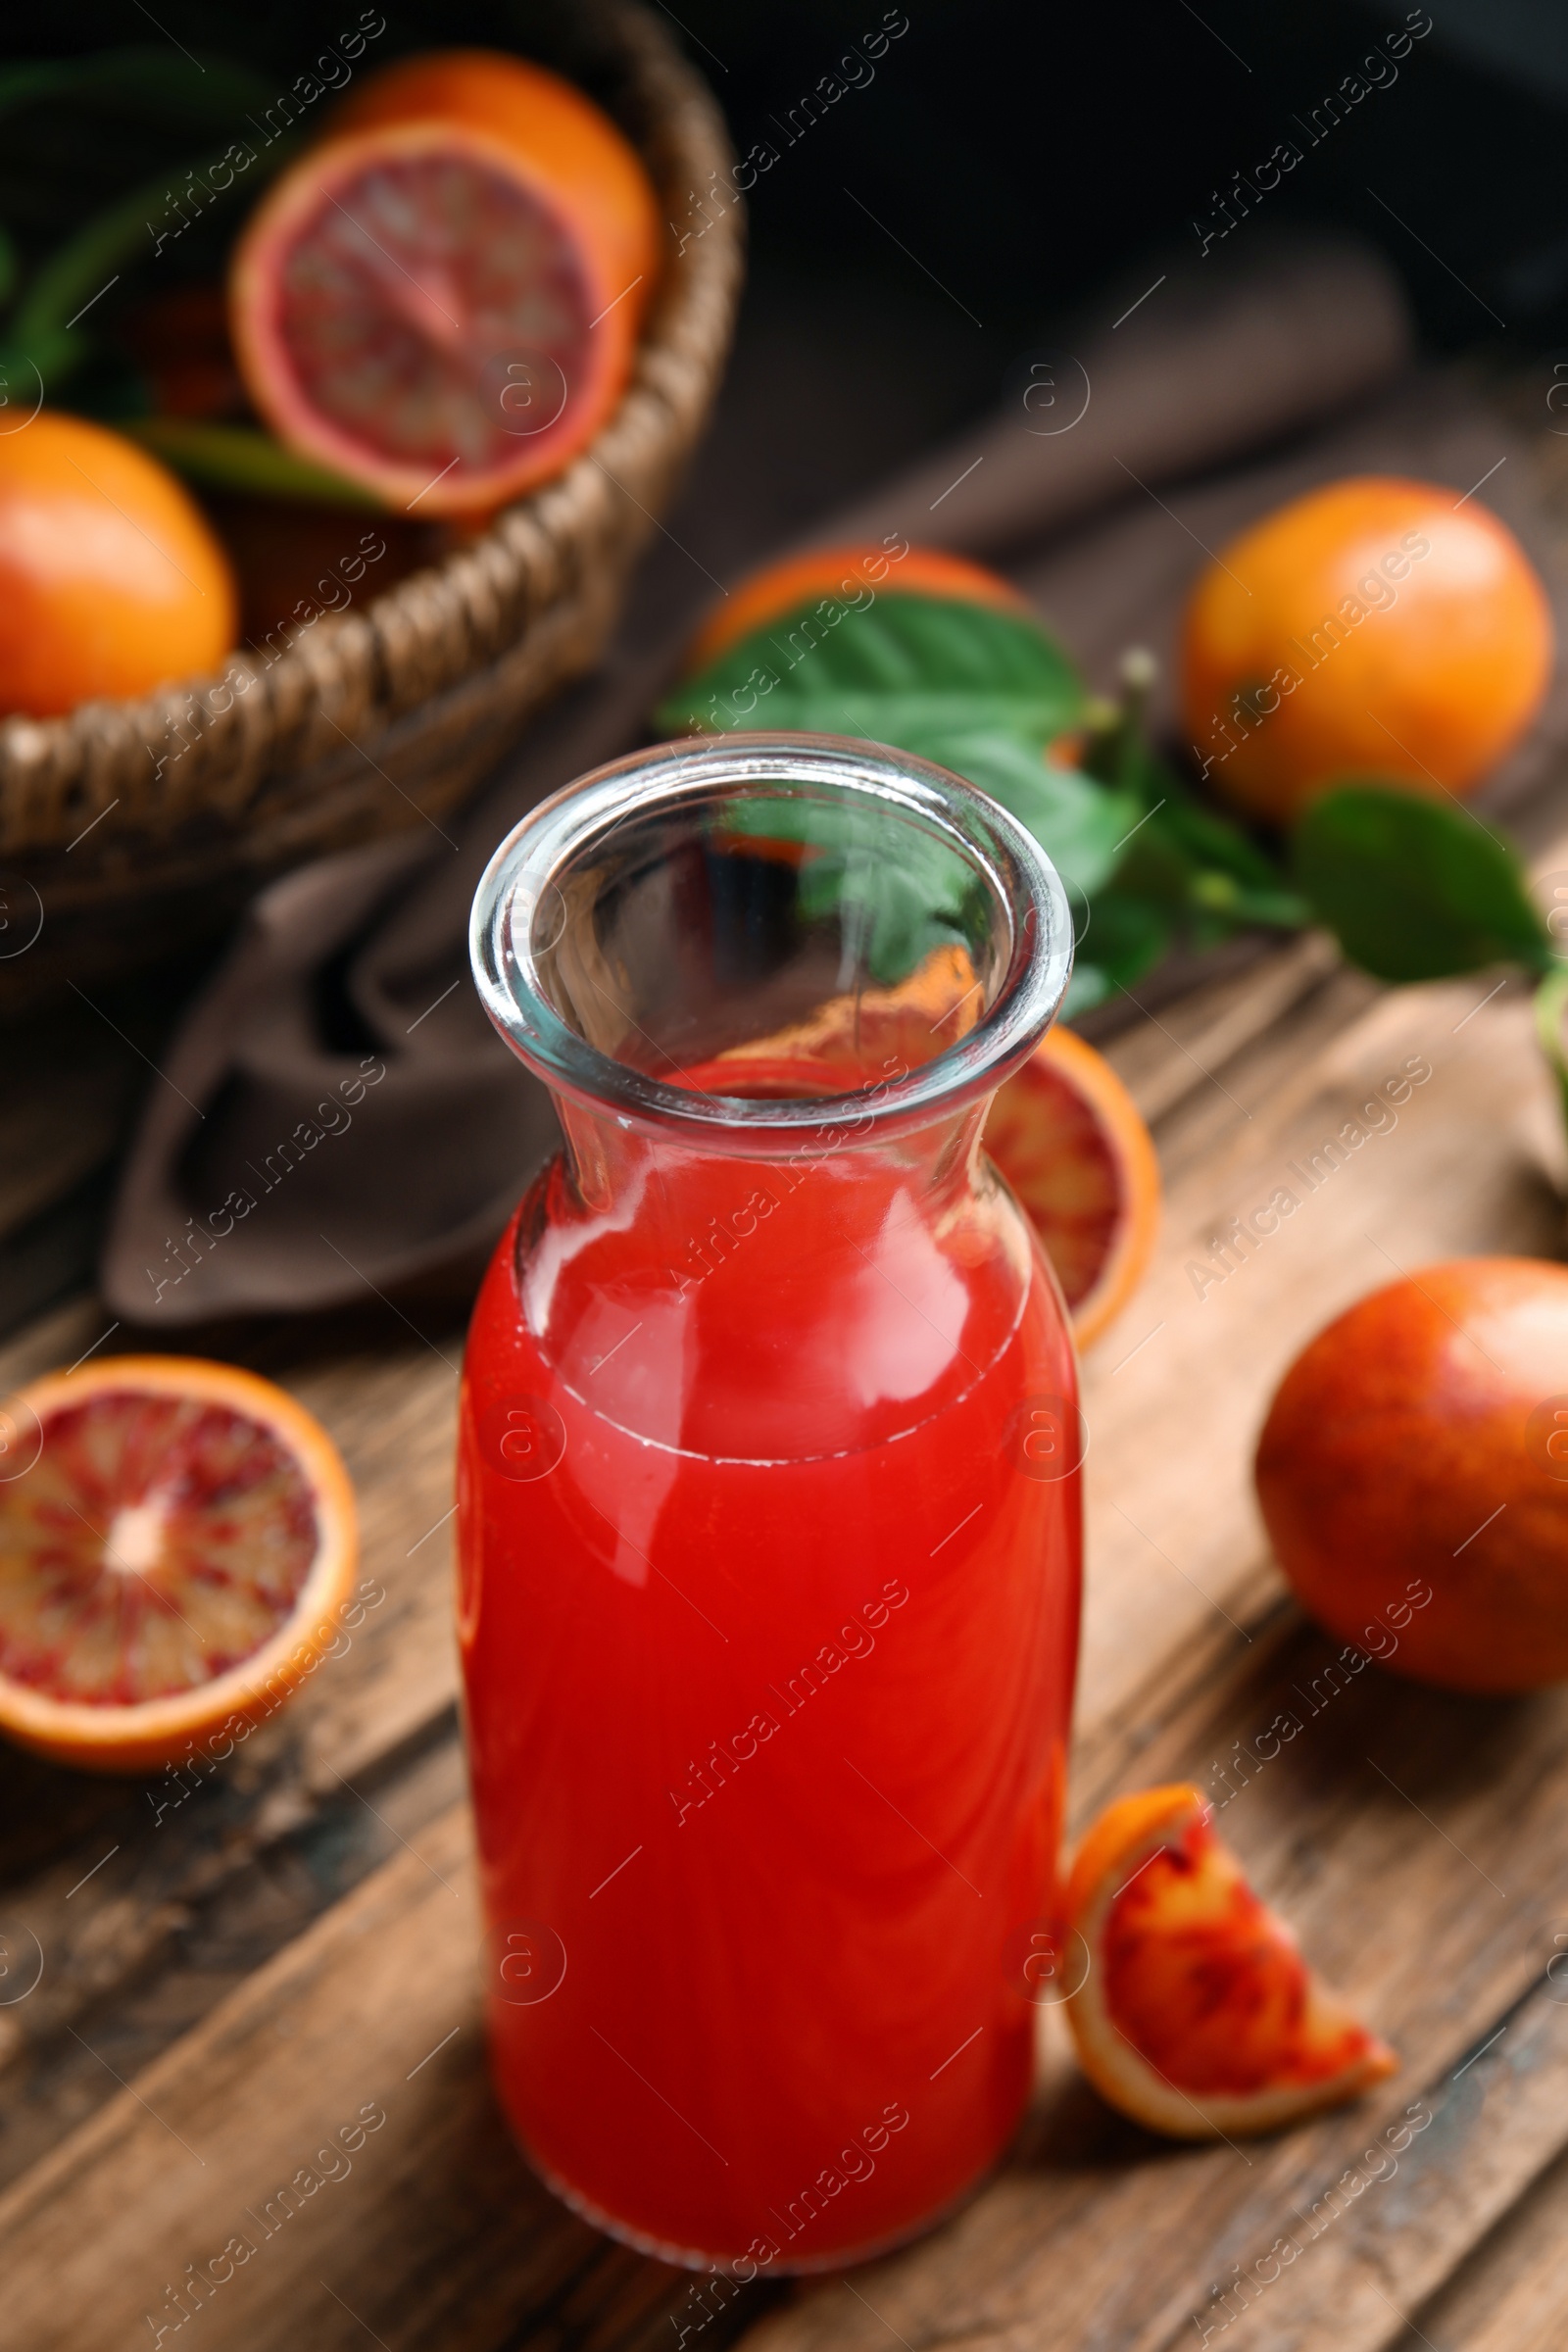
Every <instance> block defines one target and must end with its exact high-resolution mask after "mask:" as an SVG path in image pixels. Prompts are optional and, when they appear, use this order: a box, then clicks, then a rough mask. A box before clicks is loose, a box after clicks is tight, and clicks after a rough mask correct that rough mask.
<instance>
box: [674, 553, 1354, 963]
mask: <svg viewBox="0 0 1568 2352" xmlns="http://www.w3.org/2000/svg"><path fill="white" fill-rule="evenodd" d="M657 723H658V724H659V725H660V726H661V727H662V728H663V729H665V730H666V731H667V732H668V733H671V734H683V733H690V732H699V733H710V732H713V731H715V730H716V731H719V732H724V731H729V730H733V729H736V728H745V727H757V726H763V727H770V728H771V727H779V728H791V729H800V730H803V731H805V732H807V733H810V734H829V735H850V736H863V737H867V738H869V739H870V740H872V741H874V742H878V743H887V744H892V745H894V746H896V747H897V748H898V749H899V750H901V751H907V752H913V753H915V754H917V755H918V756H919V757H921V758H923V759H927V760H935V761H937V763H938V764H939V765H940V766H943V767H948V768H951V769H953V771H954V772H955V773H956V774H957V775H960V776H964V777H966V778H967V779H968V780H969V782H970V783H972V784H977V785H979V787H980V789H981V790H982V791H983V792H987V793H989V794H991V796H992V797H993V799H995V800H998V801H1000V802H1001V803H1002V804H1003V806H1004V807H1005V808H1006V809H1010V810H1011V812H1012V814H1013V815H1014V816H1016V817H1018V818H1019V820H1020V821H1021V822H1022V823H1023V824H1026V825H1027V826H1028V827H1029V830H1030V831H1031V832H1032V833H1033V834H1034V836H1035V838H1036V840H1037V841H1038V842H1039V843H1040V845H1041V847H1042V848H1043V849H1044V850H1045V852H1046V854H1047V856H1048V857H1049V858H1051V859H1052V862H1053V863H1054V865H1055V867H1056V869H1057V871H1058V872H1059V873H1060V875H1061V877H1062V880H1063V882H1064V883H1065V884H1066V886H1067V890H1068V893H1069V895H1070V897H1071V898H1072V900H1073V902H1074V915H1075V923H1076V927H1077V930H1078V935H1079V943H1080V944H1079V955H1078V959H1077V967H1076V970H1075V973H1074V978H1073V990H1072V995H1071V997H1070V999H1069V1009H1070V1010H1083V1009H1084V1008H1085V1007H1086V1006H1087V1005H1092V1004H1096V1003H1098V1002H1099V1001H1100V1000H1101V999H1102V998H1103V997H1105V996H1108V995H1109V994H1110V993H1111V991H1112V990H1113V989H1114V988H1116V987H1117V986H1123V987H1125V986H1130V985H1131V984H1132V983H1133V982H1134V981H1135V980H1136V979H1138V978H1139V977H1140V976H1141V975H1142V974H1143V973H1144V972H1146V971H1147V970H1149V969H1150V967H1151V966H1152V964H1154V963H1157V962H1158V961H1159V959H1160V958H1161V956H1164V955H1165V953H1166V952H1167V950H1168V949H1169V948H1171V947H1172V946H1173V945H1176V944H1177V943H1178V942H1180V943H1182V944H1191V945H1196V946H1206V945H1208V944H1210V943H1211V942H1212V941H1213V940H1215V939H1217V938H1223V937H1225V936H1227V935H1228V934H1229V933H1231V932H1233V931H1235V930H1237V929H1239V928H1242V927H1244V926H1249V925H1251V924H1255V923H1259V922H1262V923H1273V924H1284V925H1286V926H1292V925H1295V924H1298V923H1300V922H1302V921H1304V920H1305V919H1306V918H1307V909H1306V908H1305V907H1304V905H1303V903H1302V902H1301V901H1300V900H1299V898H1298V897H1297V896H1296V894H1295V893H1293V892H1292V890H1291V889H1290V887H1289V884H1288V882H1287V879H1286V877H1285V875H1284V873H1283V872H1282V870H1281V869H1280V868H1279V866H1278V865H1277V864H1276V863H1275V862H1274V861H1273V860H1272V859H1271V858H1269V857H1268V856H1267V855H1266V854H1265V853H1264V852H1263V851H1261V850H1259V849H1258V848H1257V847H1256V846H1255V845H1254V844H1253V843H1251V842H1250V840H1249V839H1248V838H1247V836H1246V835H1245V834H1244V833H1242V832H1241V830H1240V829H1239V827H1237V826H1235V825H1233V824H1231V823H1230V822H1229V820H1228V819H1226V818H1225V817H1222V816H1219V815H1217V814H1215V813H1213V812H1212V811H1210V810H1207V809H1202V808H1201V807H1200V806H1199V805H1198V804H1197V803H1196V802H1195V801H1194V800H1193V799H1192V797H1191V795H1190V794H1189V793H1188V792H1187V791H1186V788H1185V787H1184V786H1183V785H1182V784H1181V783H1180V781H1179V780H1178V778H1177V777H1176V776H1175V775H1174V773H1173V772H1172V771H1171V770H1170V769H1169V768H1167V767H1166V766H1165V765H1164V764H1163V762H1161V761H1159V760H1156V759H1155V758H1154V756H1153V754H1152V752H1151V751H1150V750H1149V748H1148V746H1147V744H1146V743H1145V741H1144V739H1143V731H1142V726H1141V723H1140V718H1139V713H1138V711H1137V709H1136V707H1135V700H1134V701H1130V704H1129V707H1128V708H1125V709H1122V710H1118V709H1116V708H1115V707H1113V706H1109V705H1105V704H1096V703H1094V702H1093V701H1092V700H1091V698H1090V696H1089V693H1088V690H1087V688H1086V686H1085V684H1084V681H1083V678H1082V676H1081V675H1080V673H1079V671H1078V670H1077V668H1076V666H1075V665H1074V663H1073V662H1072V661H1071V659H1070V658H1069V656H1068V655H1067V654H1066V653H1065V652H1064V651H1063V650H1062V648H1061V647H1060V646H1058V645H1057V644H1056V643H1055V641H1054V639H1053V638H1052V637H1051V636H1050V635H1049V634H1048V633H1047V632H1046V631H1045V630H1044V629H1042V628H1041V627H1040V626H1039V624H1038V623H1037V622H1036V621H1034V620H1033V619H1032V618H1030V617H1029V616H1028V615H1027V614H1022V613H1007V612H1003V611H998V610H996V609H994V608H991V607H987V606H981V605H976V604H973V603H969V602H966V601H963V600H959V599H951V600H950V599H946V598H940V597H930V596H923V595H907V594H900V593H899V592H898V591H897V590H896V589H889V590H886V591H884V592H883V593H882V594H880V595H879V596H878V597H877V598H876V600H875V602H874V603H870V604H867V605H865V606H859V607H855V606H850V605H848V604H845V603H841V602H839V601H838V600H835V599H833V598H822V599H815V600H812V601H811V602H809V603H804V604H802V605H801V606H800V607H799V608H797V609H796V610H795V611H793V612H791V613H785V614H783V615H781V617H780V618H779V619H778V620H776V621H773V622H771V623H769V624H767V625H766V626H764V627H762V628H760V629H757V630H754V631H753V632H752V633H751V634H750V635H749V636H747V637H745V638H742V639H740V640H739V641H738V642H737V643H736V644H735V645H733V646H731V647H730V648H728V649H727V650H726V651H725V652H724V653H722V654H720V655H719V656H718V657H717V659H716V660H715V661H713V662H711V663H710V664H709V665H708V666H707V667H706V668H705V669H703V670H702V671H700V672H699V673H698V674H697V675H695V676H693V677H691V678H688V679H686V680H684V681H683V682H682V683H681V684H680V685H679V686H678V687H677V688H676V689H675V690H674V692H673V693H671V694H670V696H669V697H668V698H667V699H666V700H665V702H664V703H663V705H662V708H661V709H660V711H659V712H658V714H657ZM1075 736H1078V737H1082V739H1083V745H1084V749H1083V750H1082V752H1081V753H1080V759H1081V761H1082V764H1081V766H1078V767H1074V766H1072V765H1064V764H1061V763H1060V753H1059V751H1058V754H1057V756H1056V757H1055V758H1048V752H1050V750H1051V747H1053V746H1059V745H1060V743H1061V739H1062V738H1063V737H1068V738H1071V737H1075ZM815 822H816V824H817V826H818V828H820V826H821V823H822V819H821V818H820V817H817V818H816V819H815ZM811 839H812V841H813V843H814V844H815V846H817V847H818V848H819V849H820V850H822V851H823V852H824V853H828V854H833V855H834V856H835V857H836V856H837V854H838V845H836V844H834V843H831V842H829V841H827V840H826V839H822V840H818V838H817V834H816V833H815V832H813V833H812V834H811ZM809 870H810V869H809V868H808V871H809ZM919 880H920V878H919V877H918V876H915V875H912V874H907V875H905V876H902V877H901V876H895V875H891V874H889V873H888V871H887V869H886V866H885V864H883V865H881V866H875V865H872V866H868V868H867V870H866V872H865V873H864V875H863V876H862V877H860V878H859V879H858V881H857V883H856V885H855V887H856V888H857V890H858V891H859V892H862V893H869V894H871V896H872V897H873V898H874V899H875V900H876V902H877V906H876V907H874V908H873V913H872V919H873V925H874V933H873V935H874V938H875V940H876V942H877V946H878V949H879V951H885V952H887V953H891V951H892V947H893V943H894V942H895V941H897V942H898V943H899V944H900V946H901V948H902V947H904V946H907V944H908V943H909V942H910V941H911V940H912V939H913V938H914V937H915V936H916V928H917V927H911V923H910V920H909V919H908V916H907V903H908V902H909V900H910V895H911V887H912V889H913V893H914V895H915V896H917V895H918V886H919ZM821 886H822V888H823V889H824V891H826V890H828V889H835V890H837V889H842V888H844V887H845V886H846V876H845V869H844V867H843V865H842V863H835V865H834V866H833V868H832V869H831V871H828V870H824V872H823V874H822V877H821ZM950 895H951V893H950ZM895 901H898V902H899V903H900V904H901V905H904V906H905V907H906V912H905V914H904V915H902V916H901V915H900V914H898V913H896V911H895V906H894V903H895ZM873 968H874V969H875V970H876V972H877V975H878V977H879V978H882V979H889V978H894V977H902V976H903V973H902V971H900V972H897V973H895V972H894V971H892V970H891V969H890V968H889V967H888V966H887V964H886V963H885V961H883V960H878V961H877V962H876V963H875V965H874V967H873ZM907 968H908V966H907V965H906V966H904V969H905V970H907Z"/></svg>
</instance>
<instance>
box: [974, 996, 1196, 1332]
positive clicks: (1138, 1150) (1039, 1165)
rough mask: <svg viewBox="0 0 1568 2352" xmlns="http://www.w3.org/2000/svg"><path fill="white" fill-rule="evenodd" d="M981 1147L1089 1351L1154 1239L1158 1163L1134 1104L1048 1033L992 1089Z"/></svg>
mask: <svg viewBox="0 0 1568 2352" xmlns="http://www.w3.org/2000/svg"><path fill="white" fill-rule="evenodd" d="M985 1144H986V1150H987V1152H989V1153H990V1155H991V1157H992V1159H993V1160H994V1161H995V1162H996V1165H997V1166H998V1167H999V1168H1000V1169H1001V1171H1002V1173H1003V1175H1004V1176H1005V1178H1006V1180H1007V1182H1008V1184H1009V1185H1010V1186H1011V1187H1012V1189H1013V1191H1014V1193H1016V1195H1017V1196H1018V1200H1019V1201H1020V1203H1021V1204H1022V1206H1023V1207H1024V1209H1025V1210H1026V1211H1027V1213H1028V1215H1029V1218H1030V1221H1031V1222H1032V1224H1033V1225H1034V1228H1035V1231H1036V1232H1037V1233H1038V1234H1039V1236H1040V1239H1041V1241H1042V1243H1043V1244H1044V1245H1045V1250H1046V1255H1047V1256H1048V1257H1049V1258H1050V1260H1051V1262H1052V1264H1053V1265H1054V1267H1055V1269H1056V1276H1057V1279H1058V1281H1059V1282H1060V1284H1061V1288H1062V1293H1063V1296H1064V1297H1065V1299H1066V1301H1067V1305H1068V1309H1069V1311H1070V1312H1071V1315H1072V1327H1073V1336H1074V1338H1075V1339H1076V1340H1077V1343H1078V1346H1079V1348H1088V1347H1090V1346H1092V1345H1093V1343H1094V1342H1095V1341H1096V1340H1097V1339H1098V1338H1099V1337H1100V1335H1101V1333H1102V1332H1103V1330H1104V1329H1105V1327H1106V1325H1107V1324H1108V1323H1110V1322H1111V1321H1112V1319H1113V1318H1114V1317H1115V1316H1116V1315H1118V1314H1119V1313H1120V1312H1121V1310H1122V1308H1123V1307H1124V1306H1125V1305H1126V1303H1127V1301H1128V1299H1130V1298H1131V1297H1132V1294H1133V1292H1134V1291H1135V1290H1136V1289H1137V1287H1138V1285H1139V1283H1140V1282H1141V1281H1142V1280H1143V1277H1144V1274H1145V1271H1146V1270H1147V1268H1148V1265H1149V1260H1150V1255H1151V1253H1152V1250H1153V1247H1154V1238H1155V1235H1156V1234H1157V1232H1158V1230H1159V1161H1158V1159H1157V1158H1156V1157H1155V1154H1154V1146H1153V1143H1152V1139H1151V1136H1150V1133H1149V1129H1148V1128H1147V1127H1146V1126H1145V1125H1144V1122H1143V1119H1142V1117H1141V1116H1140V1115H1139V1110H1138V1105H1137V1104H1136V1103H1134V1101H1133V1099H1132V1097H1131V1095H1130V1094H1129V1093H1128V1092H1127V1089H1126V1088H1125V1087H1124V1086H1123V1084H1122V1082H1121V1080H1120V1079H1119V1078H1118V1077H1117V1075H1116V1073H1115V1071H1114V1070H1113V1069H1112V1068H1111V1066H1110V1064H1109V1062H1108V1061H1107V1060H1106V1059H1105V1057H1104V1055H1103V1054H1097V1053H1096V1051H1095V1049H1094V1047H1093V1046H1090V1045H1086V1044H1085V1043H1084V1041H1083V1039H1082V1038H1081V1037H1078V1036H1076V1035H1075V1034H1074V1033H1073V1031H1072V1030H1071V1029H1053V1030H1052V1032H1051V1034H1050V1036H1049V1037H1047V1038H1046V1039H1045V1041H1044V1043H1043V1044H1042V1045H1041V1046H1040V1047H1039V1049H1038V1050H1037V1051H1036V1053H1035V1054H1032V1055H1031V1057H1030V1059H1029V1060H1028V1061H1026V1062H1025V1063H1024V1066H1023V1068H1022V1069H1021V1070H1019V1071H1018V1072H1017V1074H1016V1075H1015V1076H1014V1077H1011V1078H1009V1079H1008V1080H1007V1082H1006V1084H1005V1086H1004V1087H1002V1088H1001V1089H1000V1090H999V1092H998V1095H997V1099H996V1101H995V1103H993V1104H992V1106H991V1116H990V1118H989V1119H988V1120H987V1121H986V1135H985Z"/></svg>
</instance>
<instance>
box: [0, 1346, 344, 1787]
mask: <svg viewBox="0 0 1568 2352" xmlns="http://www.w3.org/2000/svg"><path fill="white" fill-rule="evenodd" d="M0 1465H3V1475H0V1732H4V1733H5V1734H6V1735H7V1736H8V1737H9V1738H11V1739H13V1740H19V1741H20V1742H21V1743H22V1745H23V1746H25V1747H31V1748H36V1749H38V1750H39V1751H40V1752H41V1753H42V1754H44V1755H46V1756H52V1757H53V1758H54V1759H55V1760H56V1761H57V1762H58V1763H62V1764H74V1765H78V1766H83V1767H85V1768H86V1769H88V1770H89V1771H95V1772H141V1771H145V1770H147V1769H148V1768H149V1767H152V1766H156V1765H159V1764H164V1763H168V1762H172V1761H173V1760H175V1759H176V1758H179V1757H182V1756H184V1755H185V1754H187V1753H188V1752H189V1750H190V1748H191V1746H192V1744H193V1743H194V1742H198V1741H207V1742H208V1743H209V1744H211V1742H212V1741H213V1740H215V1739H217V1738H218V1737H219V1736H220V1735H221V1736H222V1737H223V1738H224V1739H225V1740H226V1742H227V1744H226V1746H224V1747H221V1748H218V1749H215V1750H214V1751H213V1752H214V1753H215V1755H226V1754H230V1753H232V1751H233V1746H234V1739H235V1735H236V1733H238V1735H239V1736H240V1737H243V1736H244V1727H245V1726H247V1725H250V1724H254V1723H257V1722H260V1721H262V1720H263V1719H264V1718H265V1717H267V1716H269V1715H270V1714H271V1713H272V1712H273V1710H274V1709H275V1708H276V1707H277V1706H278V1705H280V1704H281V1703H282V1701H283V1700H285V1699H286V1698H287V1697H288V1696H289V1695H290V1693H291V1692H292V1691H294V1690H295V1689H297V1687H298V1686H299V1685H300V1684H301V1683H302V1682H303V1681H304V1680H305V1678H306V1677H307V1676H308V1675H310V1674H312V1673H314V1672H315V1670H316V1668H317V1667H318V1666H319V1664H320V1662H321V1659H322V1657H323V1656H324V1655H325V1653H326V1651H327V1649H328V1648H329V1647H332V1646H334V1645H335V1644H336V1643H337V1642H338V1641H339V1639H340V1635H339V1630H338V1629H339V1626H340V1624H341V1622H342V1619H343V1615H344V1603H345V1601H346V1600H347V1598H348V1593H349V1583H350V1579H351V1577H352V1575H353V1572H354V1562H355V1556H356V1550H357V1536H356V1529H355V1512H354V1495H353V1490H352V1489H351V1487H350V1485H349V1480H348V1473H347V1472H346V1470H345V1469H344V1467H343V1464H342V1461H341V1460H340V1459H339V1456H338V1452H337V1448H336V1447H335V1446H333V1444H332V1441H331V1439H330V1438H329V1437H328V1436H327V1434H326V1432H325V1430H324V1429H322V1428H321V1426H320V1424H319V1422H318V1421H317V1420H315V1418H314V1417H313V1416H312V1415H311V1414H310V1413H308V1412H307V1411H306V1410H305V1408H304V1406H303V1405H300V1404H297V1403H296V1402H295V1401H294V1399H293V1397H289V1396H287V1395H285V1393H284V1392H283V1390H281V1389H278V1388H275V1387H274V1386H273V1385H272V1383H271V1382H270V1380H262V1379H259V1378H258V1377H257V1375H256V1374H255V1373H252V1372H243V1371H240V1370H239V1369H237V1368H236V1367H235V1366H234V1365H232V1364H220V1363H213V1362H210V1361H208V1360H207V1359H206V1358H204V1357H194V1356H189V1357H187V1356H173V1355H136V1356H129V1355H127V1356H120V1357H109V1358H105V1359H100V1360H99V1361H97V1362H95V1363H91V1364H84V1365H82V1366H80V1367H79V1368H78V1369H76V1370H73V1371H71V1372H53V1373H50V1374H49V1375H48V1376H47V1377H46V1378H44V1379H42V1380H38V1381H34V1382H33V1383H32V1384H31V1386H30V1387H28V1388H25V1389H23V1390H22V1391H20V1392H19V1394H18V1395H17V1396H16V1397H13V1398H11V1399H9V1400H8V1409H7V1410H6V1412H5V1413H4V1414H3V1415H0Z"/></svg>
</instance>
